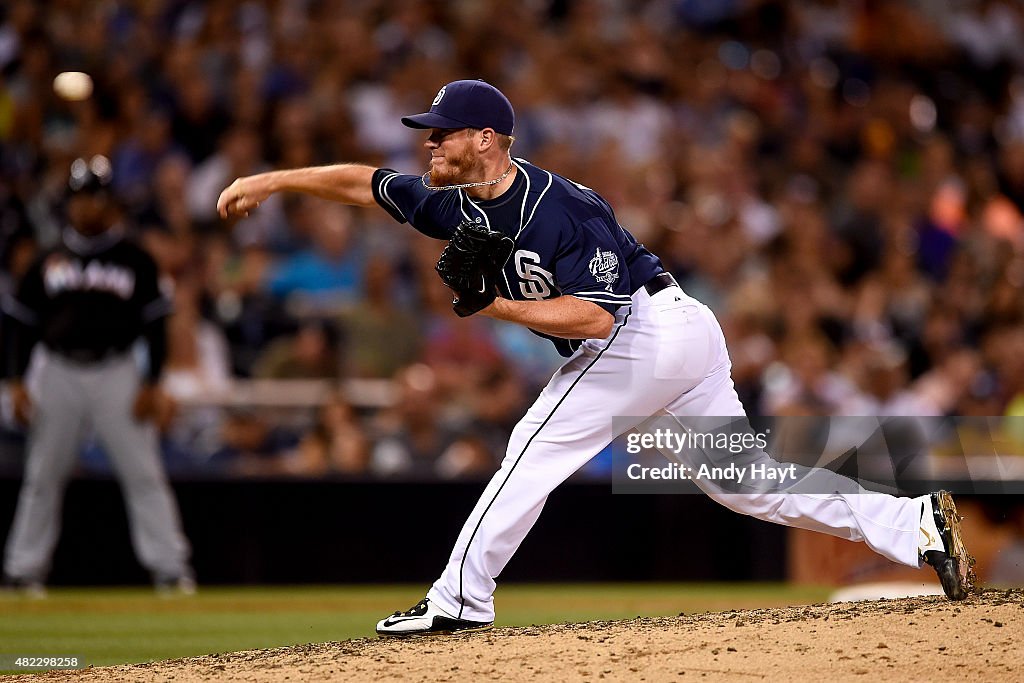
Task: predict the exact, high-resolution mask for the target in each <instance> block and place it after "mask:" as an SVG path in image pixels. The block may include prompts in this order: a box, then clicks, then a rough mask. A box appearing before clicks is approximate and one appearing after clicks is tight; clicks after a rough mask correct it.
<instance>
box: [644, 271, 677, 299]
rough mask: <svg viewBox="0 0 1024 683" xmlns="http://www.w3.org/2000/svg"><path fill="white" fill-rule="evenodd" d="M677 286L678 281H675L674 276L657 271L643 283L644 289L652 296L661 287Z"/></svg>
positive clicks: (661, 288)
mask: <svg viewBox="0 0 1024 683" xmlns="http://www.w3.org/2000/svg"><path fill="white" fill-rule="evenodd" d="M678 286H679V283H678V282H676V279H675V278H674V277H672V273H659V274H658V275H655V276H654V277H652V278H651V279H650V280H648V281H647V284H645V285H644V289H646V290H647V293H648V294H649V295H651V296H654V295H655V294H657V293H658V292H660V291H661V290H663V289H668V288H669V287H678Z"/></svg>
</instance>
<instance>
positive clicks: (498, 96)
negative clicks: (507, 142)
mask: <svg viewBox="0 0 1024 683" xmlns="http://www.w3.org/2000/svg"><path fill="white" fill-rule="evenodd" d="M515 122H516V115H515V112H513V111H512V103H511V102H509V101H508V98H507V97H505V96H504V95H503V94H502V92H501V91H500V90H498V89H497V88H495V87H494V86H493V85H491V84H490V83H485V82H484V81H452V82H451V83H449V84H448V85H446V86H444V87H443V88H441V89H440V90H439V91H438V92H437V97H435V98H434V101H433V103H432V104H431V105H430V111H428V112H425V113H423V114H415V115H413V116H403V117H402V123H403V124H404V125H406V126H408V127H409V128H480V129H483V128H493V129H494V130H496V131H497V132H499V133H501V134H502V135H512V128H513V127H514V126H515Z"/></svg>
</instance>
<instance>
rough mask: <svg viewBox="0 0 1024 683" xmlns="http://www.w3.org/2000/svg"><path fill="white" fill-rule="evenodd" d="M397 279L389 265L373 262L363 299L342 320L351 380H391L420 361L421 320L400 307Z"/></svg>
mask: <svg viewBox="0 0 1024 683" xmlns="http://www.w3.org/2000/svg"><path fill="white" fill-rule="evenodd" d="M396 279H397V274H396V273H395V270H394V268H393V266H392V264H391V262H390V261H388V260H386V259H384V258H381V257H379V256H378V257H376V258H372V259H371V260H370V261H369V262H368V263H367V264H366V268H365V270H364V271H363V285H362V290H363V296H362V297H361V298H360V299H359V300H358V301H357V303H356V304H355V306H353V307H352V308H351V309H350V310H349V311H346V312H345V313H343V314H342V316H341V327H342V330H343V332H344V334H343V336H344V338H345V361H346V370H347V373H348V374H350V375H352V376H355V377H378V378H388V377H391V376H392V375H394V374H395V373H396V372H397V371H398V370H399V369H400V368H402V367H405V366H406V365H409V364H410V363H412V362H413V361H415V360H417V359H418V357H419V353H420V337H421V333H420V324H419V319H418V318H417V317H416V315H415V314H414V313H413V312H412V311H410V310H408V309H407V308H405V307H402V306H400V305H399V303H398V301H397V294H398V287H397V285H396ZM385 340H386V343H383V342H384V341H385Z"/></svg>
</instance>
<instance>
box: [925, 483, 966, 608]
mask: <svg viewBox="0 0 1024 683" xmlns="http://www.w3.org/2000/svg"><path fill="white" fill-rule="evenodd" d="M929 501H930V502H931V507H932V514H933V515H934V516H935V526H936V527H938V529H939V534H940V535H941V537H942V546H943V548H945V551H944V552H943V551H939V550H928V551H926V552H925V553H924V561H925V562H927V563H928V564H930V565H931V566H932V568H933V569H935V573H936V574H938V575H939V582H940V583H942V591H943V592H944V593H945V594H946V597H947V598H949V599H950V600H963V599H964V598H966V597H967V596H968V595H970V593H971V592H972V591H973V590H974V588H975V581H976V577H975V574H974V558H973V557H972V556H971V554H970V553H968V552H967V548H966V547H964V541H963V536H962V531H961V529H960V520H961V519H963V518H962V517H961V516H960V515H958V514H957V512H956V505H955V504H954V503H953V496H951V495H950V493H949V491H937V492H935V493H933V494H931V495H930V496H929Z"/></svg>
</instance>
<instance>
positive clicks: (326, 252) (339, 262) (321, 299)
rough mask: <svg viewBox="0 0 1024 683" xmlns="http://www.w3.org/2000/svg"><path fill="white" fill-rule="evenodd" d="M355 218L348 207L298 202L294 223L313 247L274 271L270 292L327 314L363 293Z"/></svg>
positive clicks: (286, 259)
mask: <svg viewBox="0 0 1024 683" xmlns="http://www.w3.org/2000/svg"><path fill="white" fill-rule="evenodd" d="M261 209H262V207H261ZM352 218H353V212H352V210H351V209H350V208H349V207H346V206H342V205H340V204H337V203H330V202H325V201H321V200H318V199H312V198H308V197H306V198H303V199H301V200H299V202H298V205H297V210H296V211H295V219H294V221H293V222H294V224H295V225H296V226H297V228H298V230H299V231H303V232H305V233H306V234H308V235H309V237H310V242H311V243H310V245H309V247H308V248H305V249H302V250H301V251H298V252H296V253H294V254H292V255H290V256H286V257H284V258H283V259H281V260H279V261H278V262H277V263H275V264H273V265H272V266H271V267H270V269H269V270H268V272H267V276H266V277H267V280H266V288H267V291H269V292H270V294H272V295H273V296H275V297H278V298H282V299H284V298H291V299H293V300H295V303H296V305H304V308H308V309H312V310H314V311H317V312H322V313H326V312H329V311H331V310H339V309H341V308H343V307H345V306H347V305H348V306H350V305H352V304H353V302H354V301H355V300H356V299H357V298H358V297H359V295H360V294H361V291H362V277H363V275H362V270H363V259H364V256H363V254H362V253H361V250H360V249H359V248H358V246H357V245H356V244H354V242H353V240H354V235H353V232H352Z"/></svg>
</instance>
